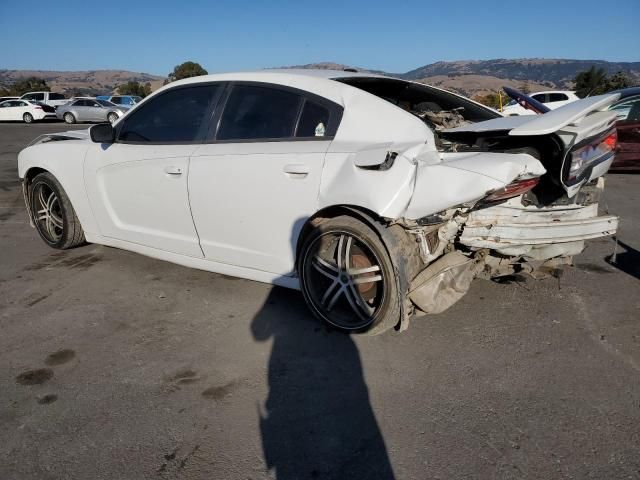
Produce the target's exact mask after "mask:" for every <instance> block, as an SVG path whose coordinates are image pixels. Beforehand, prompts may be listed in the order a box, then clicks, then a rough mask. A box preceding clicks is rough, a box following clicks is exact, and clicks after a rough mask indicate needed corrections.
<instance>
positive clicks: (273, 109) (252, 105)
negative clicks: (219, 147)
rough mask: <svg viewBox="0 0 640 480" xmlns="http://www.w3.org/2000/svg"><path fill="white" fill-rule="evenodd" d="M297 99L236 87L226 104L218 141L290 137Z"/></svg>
mask: <svg viewBox="0 0 640 480" xmlns="http://www.w3.org/2000/svg"><path fill="white" fill-rule="evenodd" d="M300 101H301V98H300V96H299V95H297V94H295V93H291V92H286V91H284V90H279V89H275V88H269V87H257V86H252V85H236V86H234V87H233V90H232V91H231V94H230V95H229V99H228V100H227V103H226V106H225V107H224V112H223V113H222V119H221V121H220V128H219V130H218V135H217V137H216V138H217V139H218V140H245V139H260V138H264V139H267V138H287V137H292V136H293V130H294V128H295V123H296V119H297V117H298V110H299V108H300Z"/></svg>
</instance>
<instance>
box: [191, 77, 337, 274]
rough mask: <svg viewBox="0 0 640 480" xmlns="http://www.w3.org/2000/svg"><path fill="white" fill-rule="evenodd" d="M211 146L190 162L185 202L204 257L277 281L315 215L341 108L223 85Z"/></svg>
mask: <svg viewBox="0 0 640 480" xmlns="http://www.w3.org/2000/svg"><path fill="white" fill-rule="evenodd" d="M221 103H223V104H224V105H220V106H219V107H218V108H217V112H216V115H215V116H214V121H213V124H214V125H217V128H216V129H215V131H211V132H210V135H209V140H208V141H207V143H205V144H204V145H201V146H199V147H198V148H197V149H196V151H195V152H194V153H193V155H192V157H191V168H190V170H189V199H190V202H191V210H192V213H193V218H194V221H195V224H196V228H197V229H198V234H199V236H200V245H201V247H202V251H203V253H204V255H205V258H206V259H208V260H212V261H216V262H222V263H226V264H231V265H235V266H240V267H246V268H251V269H256V270H261V271H264V272H270V273H275V274H279V275H290V274H291V273H292V272H293V269H294V261H295V258H294V256H295V243H296V240H297V237H298V234H299V231H300V229H301V228H302V225H303V223H304V221H305V220H306V219H307V218H308V217H309V216H310V215H312V214H313V213H314V212H315V211H316V210H317V205H318V193H319V188H320V178H321V173H322V168H323V164H324V158H325V153H326V151H327V149H328V148H329V145H330V143H331V140H332V138H333V135H334V134H335V131H336V129H337V125H338V123H339V120H340V117H341V115H342V107H340V106H339V105H336V104H334V103H333V102H330V101H328V100H326V99H323V98H320V97H316V96H313V95H311V94H307V92H303V91H300V90H295V89H292V88H287V87H282V86H277V85H271V84H267V83H243V82H236V83H233V84H230V85H229V86H228V87H227V90H226V93H225V97H224V99H223V100H221Z"/></svg>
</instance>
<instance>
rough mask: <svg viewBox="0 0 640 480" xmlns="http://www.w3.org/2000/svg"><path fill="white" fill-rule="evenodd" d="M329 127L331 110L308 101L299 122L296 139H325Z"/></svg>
mask: <svg viewBox="0 0 640 480" xmlns="http://www.w3.org/2000/svg"><path fill="white" fill-rule="evenodd" d="M328 125H329V109H328V108H327V107H325V106H323V105H320V104H319V103H316V102H313V101H311V100H306V101H305V103H304V107H303V108H302V115H301V116H300V121H299V122H298V130H297V131H296V137H324V136H325V135H326V131H327V126H328Z"/></svg>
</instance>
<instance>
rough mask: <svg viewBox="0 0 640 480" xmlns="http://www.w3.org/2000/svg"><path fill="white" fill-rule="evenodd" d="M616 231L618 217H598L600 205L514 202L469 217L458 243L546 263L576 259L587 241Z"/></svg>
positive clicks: (473, 213) (476, 212) (477, 212)
mask: <svg viewBox="0 0 640 480" xmlns="http://www.w3.org/2000/svg"><path fill="white" fill-rule="evenodd" d="M617 228H618V217H617V216H615V215H602V216H598V205H597V204H592V205H589V206H580V205H568V206H557V207H550V208H544V209H539V208H536V207H523V206H522V205H518V204H517V203H516V202H515V201H514V202H508V203H506V204H503V205H500V206H496V207H490V208H485V209H482V210H477V211H475V212H472V213H470V214H469V217H468V219H467V221H466V223H465V226H464V228H463V231H462V234H461V235H460V239H459V240H460V243H462V244H463V245H466V246H467V247H470V248H472V249H481V248H488V249H491V250H495V251H497V252H499V253H502V254H504V255H523V256H525V257H529V258H531V259H535V260H543V259H546V258H553V257H556V256H559V255H575V254H576V253H579V252H580V251H581V250H582V249H583V248H584V241H585V240H589V239H594V238H598V237H604V236H607V235H613V234H614V233H615V232H616V230H617ZM563 250H566V251H563Z"/></svg>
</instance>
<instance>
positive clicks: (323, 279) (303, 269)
mask: <svg viewBox="0 0 640 480" xmlns="http://www.w3.org/2000/svg"><path fill="white" fill-rule="evenodd" d="M298 273H299V276H300V285H301V289H302V293H303V295H304V298H305V300H306V302H307V304H308V305H309V307H310V309H311V311H312V312H313V313H314V314H315V315H316V316H317V317H319V318H320V319H322V320H324V321H325V322H327V323H329V324H331V325H333V326H335V327H337V328H339V329H341V330H343V331H348V332H367V333H369V334H377V333H381V332H383V331H385V330H388V329H390V328H393V327H394V326H395V325H396V324H397V323H398V322H399V320H400V307H399V302H398V289H397V283H396V278H395V273H394V269H393V265H392V263H391V259H390V258H389V254H388V252H387V249H386V248H385V246H384V244H383V243H382V240H381V239H380V238H379V236H378V235H377V234H376V233H375V232H374V230H373V229H372V228H370V227H369V226H368V225H366V224H365V223H363V222H361V221H359V220H356V219H355V218H352V217H348V216H340V217H336V218H332V219H328V220H325V221H323V222H321V223H320V224H318V225H316V226H314V227H313V229H312V231H311V232H310V233H309V234H308V236H307V237H306V239H305V241H304V245H303V247H302V250H301V252H300V256H299V258H298Z"/></svg>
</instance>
